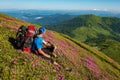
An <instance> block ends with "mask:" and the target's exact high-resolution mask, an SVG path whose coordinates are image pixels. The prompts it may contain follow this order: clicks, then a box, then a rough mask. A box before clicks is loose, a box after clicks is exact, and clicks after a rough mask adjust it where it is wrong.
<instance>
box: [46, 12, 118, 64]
mask: <svg viewBox="0 0 120 80" xmlns="http://www.w3.org/2000/svg"><path fill="white" fill-rule="evenodd" d="M119 25H120V19H119V18H116V17H100V16H96V15H92V14H91V15H82V16H78V17H76V18H74V19H72V20H69V21H65V22H62V23H59V24H57V25H52V26H46V27H47V28H48V29H51V30H54V31H57V32H60V33H63V34H67V35H69V36H70V37H72V38H74V39H76V40H78V41H82V42H85V43H87V44H89V45H90V46H93V47H95V48H97V49H98V50H100V51H102V52H104V53H105V54H106V55H107V56H109V57H111V58H113V59H114V60H116V61H117V62H118V63H120V60H119V59H118V58H119V57H120V55H119V51H120V48H119V47H116V49H117V50H115V51H114V50H113V48H114V46H119V44H120V43H119V41H120V38H119V37H120V26H119ZM110 40H111V41H110ZM112 41H113V42H115V43H114V44H115V45H114V46H112V45H111V42H112ZM101 44H103V45H101ZM104 44H106V45H104ZM108 45H109V46H108ZM108 48H111V50H112V51H110V49H108ZM109 53H110V54H109ZM114 54H115V55H116V56H115V55H114ZM118 56H119V57H118ZM116 57H117V58H116Z"/></svg>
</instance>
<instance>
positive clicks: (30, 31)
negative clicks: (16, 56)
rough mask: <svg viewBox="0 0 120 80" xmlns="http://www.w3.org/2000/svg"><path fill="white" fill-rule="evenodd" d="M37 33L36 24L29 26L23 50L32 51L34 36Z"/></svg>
mask: <svg viewBox="0 0 120 80" xmlns="http://www.w3.org/2000/svg"><path fill="white" fill-rule="evenodd" d="M35 35H36V30H35V27H34V26H28V28H27V32H26V34H25V36H24V43H23V46H22V50H23V51H25V52H31V47H32V43H33V39H34V36H35Z"/></svg>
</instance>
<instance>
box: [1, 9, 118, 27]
mask: <svg viewBox="0 0 120 80" xmlns="http://www.w3.org/2000/svg"><path fill="white" fill-rule="evenodd" d="M0 12H1V13H4V14H8V15H10V16H13V17H16V18H19V19H22V20H24V21H28V22H31V23H35V24H40V25H53V24H57V23H60V22H63V21H66V20H70V19H72V18H74V17H76V16H79V15H85V14H95V15H98V16H102V17H103V16H114V17H119V18H120V13H117V12H110V11H100V10H0ZM18 14H19V15H18Z"/></svg>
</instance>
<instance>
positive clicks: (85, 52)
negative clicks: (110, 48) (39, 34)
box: [0, 15, 120, 80]
mask: <svg viewBox="0 0 120 80" xmlns="http://www.w3.org/2000/svg"><path fill="white" fill-rule="evenodd" d="M1 17H7V18H9V17H8V16H5V15H0V21H1V22H2V23H3V22H4V23H6V24H7V23H9V28H10V27H11V26H12V28H13V29H9V28H6V25H5V24H4V25H3V24H1V22H0V25H1V26H0V54H1V55H0V79H3V80H8V79H10V80H11V79H12V80H14V79H15V80H21V79H24V80H27V79H30V80H35V79H36V80H37V79H38V80H39V79H41V80H55V79H57V80H64V79H65V80H119V79H120V76H119V75H120V65H118V64H117V63H116V62H114V61H113V60H112V59H110V58H108V57H107V56H105V55H104V54H103V53H101V52H99V51H97V50H95V49H93V48H91V47H89V46H87V45H85V44H83V43H78V42H77V41H75V40H73V39H71V38H69V37H68V36H66V35H63V34H59V33H56V32H53V31H47V32H46V35H44V38H45V40H47V41H48V40H49V41H51V42H53V43H54V44H55V45H56V46H57V49H56V51H55V52H56V53H57V54H58V55H59V57H58V58H57V59H56V61H57V62H59V63H60V64H61V65H62V66H63V67H71V68H72V69H73V70H72V72H67V71H65V70H64V69H60V70H58V71H56V70H55V69H53V67H54V66H53V65H52V64H51V63H50V62H49V61H47V60H45V59H42V58H41V57H40V56H36V55H34V54H32V53H31V54H30V53H23V52H21V51H20V50H16V49H14V47H13V46H12V44H11V43H10V40H11V38H13V37H14V36H15V34H16V32H15V30H14V27H17V26H16V25H15V23H14V20H10V19H11V17H10V18H9V19H6V20H5V21H3V19H4V18H2V19H1ZM15 20H16V19H15ZM11 22H12V23H11ZM16 24H17V25H18V24H19V25H20V24H28V23H23V22H21V21H19V20H18V21H17V20H16ZM7 25H8V24H7ZM59 78H61V79H59Z"/></svg>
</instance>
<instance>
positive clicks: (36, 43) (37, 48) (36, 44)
mask: <svg viewBox="0 0 120 80" xmlns="http://www.w3.org/2000/svg"><path fill="white" fill-rule="evenodd" d="M45 32H46V29H45V28H43V27H41V28H39V30H38V35H37V36H36V37H35V38H34V40H33V44H32V51H33V52H34V53H36V54H37V55H39V54H41V55H43V56H44V57H46V58H48V59H50V60H52V58H51V56H50V54H49V55H48V53H49V51H47V48H49V47H50V46H51V44H50V42H46V41H44V39H43V34H44V33H45ZM43 44H44V45H46V46H47V47H46V48H43ZM45 49H46V50H45ZM46 51H47V52H48V53H46ZM53 51H54V49H53V50H52V52H51V54H52V53H53ZM52 55H53V56H54V57H56V55H55V54H52ZM53 64H55V65H58V64H57V63H56V62H55V61H53Z"/></svg>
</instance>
